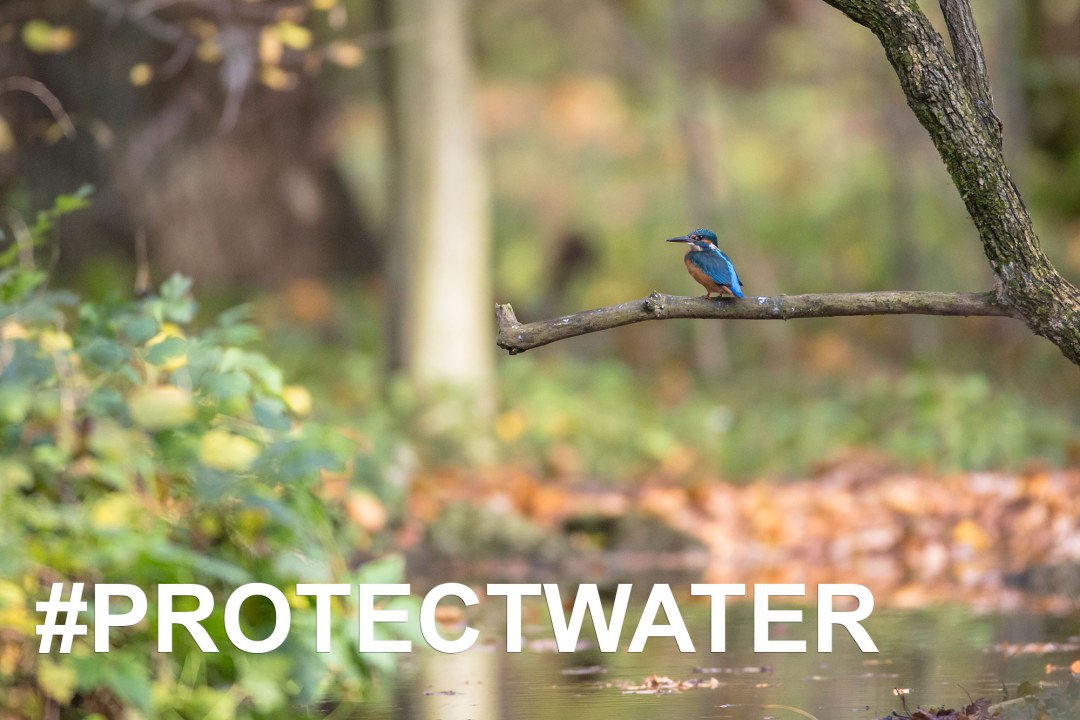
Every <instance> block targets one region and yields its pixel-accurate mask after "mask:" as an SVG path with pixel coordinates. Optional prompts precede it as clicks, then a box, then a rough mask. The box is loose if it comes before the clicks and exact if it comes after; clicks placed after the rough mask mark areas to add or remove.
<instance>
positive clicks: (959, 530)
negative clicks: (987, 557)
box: [952, 520, 990, 551]
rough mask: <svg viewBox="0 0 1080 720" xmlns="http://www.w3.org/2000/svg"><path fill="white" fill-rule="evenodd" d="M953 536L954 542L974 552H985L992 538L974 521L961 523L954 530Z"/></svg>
mask: <svg viewBox="0 0 1080 720" xmlns="http://www.w3.org/2000/svg"><path fill="white" fill-rule="evenodd" d="M952 535H953V541H954V542H956V543H957V544H959V545H967V546H968V547H970V548H971V549H972V550H976V551H978V550H985V549H986V548H988V547H989V546H990V536H989V535H987V534H986V531H985V530H983V529H982V528H981V527H979V525H978V524H977V523H975V521H973V520H963V521H961V522H960V523H959V524H957V525H956V527H954V528H953V533H952Z"/></svg>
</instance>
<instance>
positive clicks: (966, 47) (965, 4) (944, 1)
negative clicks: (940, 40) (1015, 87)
mask: <svg viewBox="0 0 1080 720" xmlns="http://www.w3.org/2000/svg"><path fill="white" fill-rule="evenodd" d="M939 4H940V5H941V12H942V14H943V15H944V16H945V24H946V26H948V28H949V40H950V41H951V42H952V48H953V59H955V60H956V64H957V65H959V66H960V74H961V76H962V77H963V80H964V85H965V86H967V90H968V93H970V94H971V101H972V102H973V103H975V111H976V112H977V113H978V114H979V117H980V118H981V119H982V121H983V125H985V126H986V130H987V132H989V133H990V136H991V137H992V138H993V140H994V142H995V143H996V144H997V146H998V147H1001V144H1002V132H1001V131H1002V127H1001V119H1000V118H998V116H997V115H996V114H995V113H994V96H993V93H992V92H991V90H990V74H989V72H988V71H987V69H986V56H985V54H984V53H983V46H982V40H980V39H979V31H978V29H977V28H976V27H975V18H974V16H973V15H972V13H971V3H970V2H969V0H939Z"/></svg>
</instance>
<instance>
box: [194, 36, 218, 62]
mask: <svg viewBox="0 0 1080 720" xmlns="http://www.w3.org/2000/svg"><path fill="white" fill-rule="evenodd" d="M195 57H197V58H199V59H200V60H202V61H203V62H205V63H216V62H218V61H219V60H221V46H220V45H218V44H217V41H216V40H214V39H213V38H207V39H206V40H203V41H202V42H201V43H199V47H198V49H197V50H196V51H195Z"/></svg>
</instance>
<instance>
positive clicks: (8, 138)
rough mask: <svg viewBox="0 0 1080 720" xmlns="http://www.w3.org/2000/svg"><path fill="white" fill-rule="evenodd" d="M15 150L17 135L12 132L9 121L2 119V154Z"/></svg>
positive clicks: (0, 146) (0, 127)
mask: <svg viewBox="0 0 1080 720" xmlns="http://www.w3.org/2000/svg"><path fill="white" fill-rule="evenodd" d="M14 149H15V133H13V132H11V126H10V125H8V123H7V120H5V119H4V118H2V117H0V154H3V153H9V152H11V151H12V150H14Z"/></svg>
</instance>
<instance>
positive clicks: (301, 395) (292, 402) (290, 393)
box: [281, 385, 312, 417]
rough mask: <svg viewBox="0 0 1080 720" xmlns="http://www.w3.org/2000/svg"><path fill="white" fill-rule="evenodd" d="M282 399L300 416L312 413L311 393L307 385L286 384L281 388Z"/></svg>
mask: <svg viewBox="0 0 1080 720" xmlns="http://www.w3.org/2000/svg"><path fill="white" fill-rule="evenodd" d="M281 399H282V400H284V401H285V405H286V406H287V407H288V408H289V410H290V411H291V412H292V413H293V414H294V415H296V416H298V417H305V416H306V415H310V414H311V405H312V400H311V393H310V392H308V389H307V388H306V387H302V386H300V385H286V386H285V387H284V388H283V389H282V390H281Z"/></svg>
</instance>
